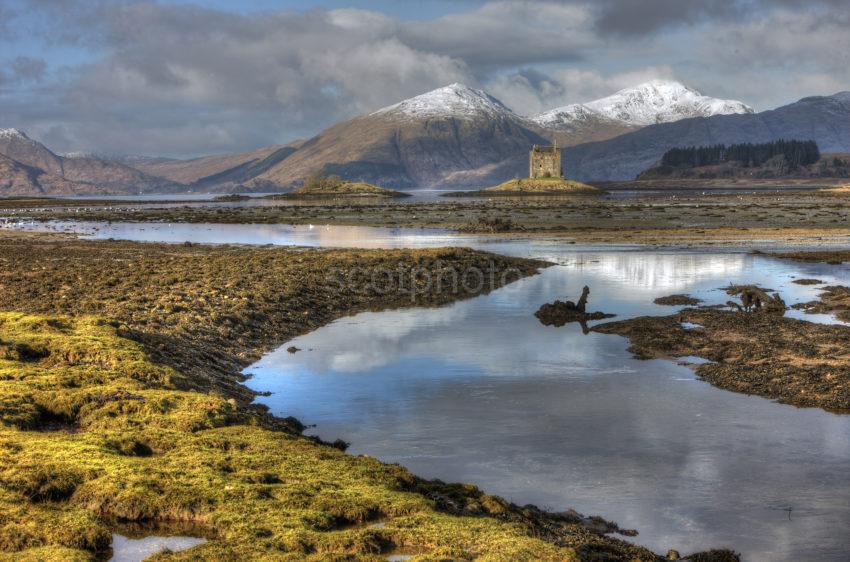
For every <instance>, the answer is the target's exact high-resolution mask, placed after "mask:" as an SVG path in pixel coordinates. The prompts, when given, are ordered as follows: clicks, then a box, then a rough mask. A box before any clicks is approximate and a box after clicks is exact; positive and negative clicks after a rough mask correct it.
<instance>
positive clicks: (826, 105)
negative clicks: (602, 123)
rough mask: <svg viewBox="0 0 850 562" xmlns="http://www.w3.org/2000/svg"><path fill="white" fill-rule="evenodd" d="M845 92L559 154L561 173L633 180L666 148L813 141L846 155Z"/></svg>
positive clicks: (849, 128)
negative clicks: (788, 139)
mask: <svg viewBox="0 0 850 562" xmlns="http://www.w3.org/2000/svg"><path fill="white" fill-rule="evenodd" d="M848 124H850V92H841V93H838V94H835V95H832V96H816V97H808V98H803V99H801V100H800V101H798V102H796V103H792V104H789V105H786V106H783V107H780V108H778V109H774V110H770V111H763V112H761V113H755V114H742V115H716V116H712V117H702V118H694V119H684V120H681V121H676V122H674V123H663V124H658V125H649V126H647V127H644V128H642V129H640V130H637V131H634V132H630V133H627V134H624V135H621V136H618V137H615V138H613V139H609V140H605V141H601V142H593V143H587V144H583V145H579V146H574V147H569V148H566V149H565V150H564V156H563V162H564V171H565V172H566V174H567V175H568V176H570V177H574V178H576V179H580V180H582V181H616V180H630V179H634V178H635V177H636V176H637V175H638V174H640V173H641V172H642V171H644V170H646V169H647V168H650V167H651V166H653V165H654V164H655V163H656V162H658V161H659V159H660V158H661V156H662V155H663V154H664V153H665V152H666V151H668V150H670V149H671V148H675V147H680V146H708V145H713V144H733V143H761V142H768V141H774V140H780V139H787V138H794V139H812V140H814V141H816V142H817V144H818V146H819V147H820V150H821V151H822V152H850V125H848Z"/></svg>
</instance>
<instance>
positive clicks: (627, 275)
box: [247, 252, 850, 561]
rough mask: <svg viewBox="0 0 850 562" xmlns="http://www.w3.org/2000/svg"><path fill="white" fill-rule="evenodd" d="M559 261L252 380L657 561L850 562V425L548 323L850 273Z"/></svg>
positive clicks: (329, 343)
mask: <svg viewBox="0 0 850 562" xmlns="http://www.w3.org/2000/svg"><path fill="white" fill-rule="evenodd" d="M557 253H558V256H557V257H558V261H560V262H561V263H563V264H564V265H559V266H557V267H553V268H549V269H547V270H544V271H543V273H542V274H540V275H538V276H535V277H532V278H528V279H524V280H521V281H519V282H517V283H514V284H512V285H510V286H508V287H505V288H503V289H500V290H498V291H495V292H493V293H491V294H489V295H485V296H482V297H479V298H475V299H472V300H469V301H463V302H459V303H456V304H453V305H451V306H447V307H443V308H436V309H421V308H420V309H407V310H396V311H386V312H379V313H364V314H359V315H356V316H353V317H349V318H343V319H340V320H338V321H336V322H334V323H333V324H330V325H328V326H326V327H324V328H321V329H319V330H317V331H315V332H313V333H311V334H308V335H305V336H303V337H300V338H297V339H295V340H292V341H290V342H287V343H286V344H285V345H284V346H283V347H282V348H281V349H280V350H278V351H276V352H273V353H270V354H268V355H267V356H266V357H264V358H263V359H262V360H260V361H259V362H258V363H256V364H254V365H253V366H252V367H250V368H249V369H247V372H248V373H250V374H251V375H252V379H251V380H250V381H249V382H248V384H249V386H251V388H253V389H255V390H261V391H270V392H271V393H272V394H271V395H270V396H267V397H262V398H260V401H261V402H263V403H264V404H267V405H268V406H270V407H271V409H272V411H273V412H275V413H277V414H281V415H295V416H297V417H298V418H300V419H301V420H302V421H304V422H305V423H311V424H316V427H315V428H314V429H313V430H312V431H313V432H315V433H316V434H318V435H320V436H322V437H324V438H327V439H335V438H338V437H341V438H343V439H345V440H346V441H349V442H351V444H352V445H351V448H350V452H351V453H353V454H369V455H372V456H375V457H378V458H380V459H382V460H385V461H390V462H398V463H401V464H402V465H404V466H406V467H408V468H410V469H411V470H412V471H413V472H414V473H416V474H419V475H421V476H424V477H428V478H440V479H443V480H448V481H465V482H475V483H477V484H479V485H480V486H481V487H482V488H484V489H485V490H487V491H489V492H491V493H495V494H498V495H502V496H504V497H506V498H508V499H510V500H512V501H514V502H516V503H520V504H523V503H534V504H537V505H540V506H545V507H548V508H551V509H556V510H563V509H566V508H568V507H574V508H576V509H578V510H579V511H582V512H584V513H589V514H591V513H592V514H600V515H602V516H604V517H607V518H610V519H612V520H614V521H617V522H618V523H619V524H620V525H621V527H624V528H635V529H637V530H638V531H639V532H640V534H639V535H638V536H637V537H636V538H635V540H636V541H637V542H639V543H642V544H644V545H647V546H649V547H651V548H653V549H655V550H656V551H660V552H664V551H666V549H668V548H676V549H678V550H680V551H682V552H685V551H688V552H690V551H694V550H699V549H706V548H711V547H729V548H734V549H736V550H738V551H739V552H742V553H743V555H744V559H745V560H759V561H761V560H764V561H768V560H789V561H790V560H802V559H806V560H814V559H817V560H845V559H846V553H847V552H848V551H850V533H848V532H843V531H841V530H846V529H850V476H848V471H847V469H848V467H850V417H848V416H839V415H835V414H831V413H827V412H823V411H820V410H815V409H797V408H794V407H792V406H786V405H781V404H777V403H774V402H771V401H769V400H766V399H763V398H759V397H754V396H745V395H741V394H736V393H732V392H728V391H724V390H719V389H716V388H714V387H712V386H710V385H709V384H707V383H705V382H702V381H699V380H697V379H695V376H694V374H693V372H692V370H691V369H690V368H688V367H687V366H685V365H684V363H686V362H687V363H693V362H694V361H695V359H696V358H683V359H682V363H683V364H677V362H673V361H664V360H654V361H639V360H636V359H633V358H632V357H631V355H630V354H629V353H628V352H627V350H626V348H627V347H628V342H627V341H626V340H625V339H624V338H621V337H619V336H614V335H604V334H597V333H593V332H591V333H589V334H584V333H583V332H582V330H581V328H580V327H579V326H578V325H576V324H568V325H567V326H565V327H562V328H554V327H547V326H543V325H542V324H540V323H539V322H538V321H537V319H536V318H535V317H534V315H533V313H534V311H535V310H536V309H537V307H539V306H540V305H541V304H542V303H544V302H551V301H552V300H554V299H555V298H562V299H563V298H564V297H570V298H575V297H576V296H577V295H578V293H579V292H580V290H581V287H582V286H584V285H588V286H589V287H591V295H590V310H602V311H604V312H610V313H615V314H617V317H618V318H623V317H628V316H634V315H643V314H653V315H658V314H669V313H671V312H673V311H674V310H676V308H674V307H663V306H658V305H654V304H652V301H653V299H654V298H655V297H658V296H664V295H668V294H671V293H674V292H685V293H690V294H692V295H694V296H697V297H701V298H703V299H705V300H706V301H707V302H708V303H715V302H725V301H726V300H727V299H728V296H727V295H726V294H725V293H724V292H723V291H720V290H718V288H719V287H721V286H725V285H726V284H728V283H730V282H735V283H738V282H740V283H743V282H749V283H751V282H757V283H761V284H763V285H765V286H769V287H771V288H774V289H777V290H779V291H781V293H782V296H783V297H784V298H785V299H786V301H788V302H789V303H794V302H800V301H803V300H809V299H811V298H812V297H813V295H814V294H816V292H817V287H801V286H798V285H795V284H792V283H790V281H791V280H792V279H793V278H794V277H803V276H817V277H819V278H821V279H823V280H825V281H828V282H833V281H836V279H835V278H834V277H832V276H831V275H830V273H829V272H832V274H833V275H834V274H835V273H836V272H838V273H839V274H840V275H841V276H844V275H846V270H841V269H838V268H835V267H832V268H831V269H830V268H829V267H823V266H802V265H799V264H791V263H783V262H779V261H776V260H772V259H768V258H761V257H753V256H747V255H741V254H738V255H734V254H733V255H710V254H675V253H674V254H667V255H660V254H651V253H635V252H621V253H616V252H607V253H589V252H582V253H575V254H568V253H564V252H557ZM845 279H846V277H845ZM810 319H811V318H810ZM814 319H815V320H818V321H823V322H829V321H832V319H831V318H830V317H828V316H824V317H816V318H814ZM291 345H294V346H296V347H298V348H300V349H301V351H299V352H297V353H295V354H291V353H288V352H286V351H285V348H286V347H289V346H291Z"/></svg>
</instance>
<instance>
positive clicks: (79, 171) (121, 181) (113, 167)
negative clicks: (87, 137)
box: [0, 129, 177, 194]
mask: <svg viewBox="0 0 850 562" xmlns="http://www.w3.org/2000/svg"><path fill="white" fill-rule="evenodd" d="M0 155H3V156H5V157H6V158H8V159H10V160H12V161H14V162H16V163H17V164H19V165H20V166H18V167H17V168H15V169H16V170H18V172H16V175H15V178H17V179H16V180H15V182H14V183H15V184H16V185H19V186H20V185H21V184H20V181H19V180H20V179H21V178H22V176H20V175H19V172H20V170H21V169H32V170H35V171H36V172H37V174H36V177H41V176H43V177H41V179H40V180H38V181H36V183H37V184H38V185H39V186H40V187H38V188H34V190H35V191H34V193H43V194H52V193H54V192H55V193H61V194H68V193H78V194H90V193H141V192H167V191H174V190H175V188H176V187H177V186H176V185H175V184H174V183H173V182H171V181H168V180H166V179H163V178H159V177H155V176H151V175H148V174H145V173H144V172H141V171H139V170H137V169H135V168H132V167H130V166H127V165H125V164H121V163H119V162H114V161H111V160H105V159H102V158H98V157H96V156H91V155H72V156H59V155H58V154H55V153H54V152H52V151H51V150H50V149H49V148H47V147H46V146H44V145H43V144H41V143H40V142H37V141H34V140H32V139H31V138H29V137H28V136H27V135H26V133H24V132H23V131H20V130H18V129H0ZM7 164H8V163H7ZM21 166H22V167H23V168H21ZM8 171H9V173H12V172H11V168H8ZM11 177H12V176H9V177H6V176H0V180H4V179H7V180H9V181H11ZM31 177H32V176H31ZM58 179H62V180H65V182H64V183H63V182H59V181H57V180H58Z"/></svg>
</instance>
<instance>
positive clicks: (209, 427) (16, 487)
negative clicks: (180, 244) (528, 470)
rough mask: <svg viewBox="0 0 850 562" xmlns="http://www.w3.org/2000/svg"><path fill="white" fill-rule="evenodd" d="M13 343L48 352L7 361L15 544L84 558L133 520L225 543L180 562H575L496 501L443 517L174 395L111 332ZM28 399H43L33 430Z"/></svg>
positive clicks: (90, 322) (404, 476)
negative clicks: (190, 529) (236, 561)
mask: <svg viewBox="0 0 850 562" xmlns="http://www.w3.org/2000/svg"><path fill="white" fill-rule="evenodd" d="M0 339H2V340H3V341H5V342H14V343H15V344H23V345H27V346H31V347H33V348H39V349H42V350H45V351H46V352H47V353H44V354H42V355H41V359H39V360H37V361H32V360H22V359H20V358H18V359H17V360H13V359H4V360H2V364H0V374H2V376H3V377H4V379H5V381H4V382H5V384H4V386H3V387H2V390H0V393H2V397H3V405H2V408H0V414H2V416H3V420H4V428H3V429H2V430H0V513H2V516H0V550H2V551H5V552H20V553H23V554H24V555H27V556H29V557H31V558H32V559H56V560H60V559H62V560H67V559H74V558H75V557H76V558H79V559H85V558H86V557H87V556H88V555H89V554H91V553H92V552H94V551H95V550H96V549H99V548H103V547H104V546H106V545H107V544H108V542H109V537H110V526H111V525H110V523H109V522H110V521H113V520H116V519H121V520H131V521H144V520H159V521H169V520H178V521H180V520H182V521H194V522H197V523H199V524H201V525H203V526H204V527H206V528H207V529H208V530H209V532H210V535H211V536H212V537H213V538H212V540H210V541H209V542H208V543H206V544H204V545H201V546H198V547H196V548H194V549H192V550H191V551H190V552H187V553H185V554H175V555H169V557H171V558H175V559H182V558H189V557H195V556H201V557H204V558H209V559H214V558H220V557H227V556H230V555H235V556H237V557H239V558H242V559H246V558H251V557H266V556H279V557H281V558H284V559H285V558H287V557H291V558H300V557H304V556H313V557H314V558H316V559H328V558H332V557H335V556H337V557H343V556H352V557H354V558H357V557H363V558H364V559H369V558H370V557H372V556H374V555H377V554H379V553H381V552H385V551H388V550H390V549H392V548H396V547H409V548H415V549H418V550H419V551H421V552H423V553H431V554H432V555H435V556H436V555H438V554H440V553H448V554H451V555H453V556H455V555H456V556H465V557H471V556H474V555H478V554H484V553H486V554H487V555H488V556H490V557H495V558H499V559H523V558H524V559H531V558H533V559H551V560H564V559H571V558H572V557H573V551H572V550H571V549H568V548H559V547H556V546H554V545H552V544H550V543H548V542H544V541H542V540H539V539H535V538H533V537H532V536H530V528H529V526H528V525H527V524H523V523H519V522H507V521H502V520H499V519H498V518H496V517H495V515H497V511H498V510H499V509H504V505H503V502H501V501H499V500H497V499H488V500H486V502H489V505H490V507H489V508H488V507H486V505H487V503H486V502H485V504H482V505H481V506H479V507H478V508H477V509H478V510H479V513H478V514H476V515H475V516H473V515H452V514H449V513H444V512H441V511H439V510H438V509H437V502H436V501H435V500H434V499H432V498H429V497H427V496H426V495H425V494H423V493H422V492H421V491H420V490H419V488H420V487H421V486H423V485H424V484H423V483H422V482H421V481H419V480H418V479H417V478H415V477H414V476H413V475H411V474H410V473H409V472H408V471H406V470H405V469H403V468H401V467H399V466H396V465H387V464H383V463H381V462H379V461H377V460H375V459H372V458H369V457H353V456H350V455H347V454H345V453H344V452H342V451H339V450H337V449H334V448H332V447H328V446H323V445H320V444H317V443H315V442H314V441H312V440H309V439H306V438H303V437H301V436H298V435H294V434H291V433H286V432H281V431H273V430H270V429H267V428H264V427H261V426H260V424H256V423H253V422H252V420H254V419H255V417H254V415H253V414H252V415H246V414H245V413H243V412H242V411H241V410H240V408H238V407H237V406H235V405H234V403H233V402H232V401H228V400H227V399H225V398H220V397H216V396H212V395H207V394H202V393H197V392H187V391H182V390H178V389H176V388H175V387H174V386H173V385H172V384H170V383H169V381H171V380H173V379H175V378H179V377H180V375H178V374H177V373H175V372H173V371H172V370H171V369H169V368H167V367H162V366H160V365H157V364H155V363H153V362H151V361H150V360H149V359H148V357H147V356H146V355H145V353H144V350H143V349H142V347H141V345H140V344H139V343H137V342H134V341H131V340H128V339H126V338H123V337H121V336H120V335H119V327H116V326H113V325H111V324H109V323H106V322H102V321H99V320H97V319H95V318H88V317H84V318H76V319H71V318H50V317H43V316H29V315H23V314H17V313H0ZM68 381H73V384H72V385H68ZM28 400H32V401H34V402H35V403H36V404H38V405H39V406H38V407H37V408H35V409H34V410H33V412H32V413H31V415H29V416H24V418H25V421H24V422H22V421H21V414H20V412H24V411H27V408H26V407H25V402H26V401H28ZM10 412H11V414H10ZM44 412H49V413H50V414H51V416H47V417H45V416H44V415H43V413H44ZM59 416H61V419H62V420H64V421H63V423H62V424H59V423H56V422H55V420H56V419H57V418H58V417H59ZM471 489H472V490H474V488H471ZM478 493H479V494H480V492H478ZM485 498H489V497H488V496H485ZM491 512H492V513H491ZM488 513H491V516H487V514H488ZM482 515H484V516H483V517H482ZM378 520H380V521H381V522H382V523H383V525H382V526H380V527H371V526H370V522H375V521H378ZM69 549H70V550H69ZM163 557H164V556H163Z"/></svg>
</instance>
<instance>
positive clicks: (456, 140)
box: [250, 81, 752, 188]
mask: <svg viewBox="0 0 850 562" xmlns="http://www.w3.org/2000/svg"><path fill="white" fill-rule="evenodd" d="M746 111H752V110H751V109H750V108H749V107H747V106H746V105H744V104H742V103H740V102H735V101H730V100H717V99H715V98H708V97H706V96H702V95H701V94H699V93H698V92H696V91H694V90H691V89H688V88H686V87H685V86H683V85H681V84H678V83H675V82H663V81H656V82H650V83H646V84H642V85H640V86H638V87H637V88H633V89H630V90H623V91H621V92H618V93H617V94H615V95H614V96H612V97H610V98H604V99H602V100H596V101H594V102H588V103H587V104H584V105H580V106H568V107H566V108H560V109H559V110H553V111H552V112H547V113H546V114H542V115H539V116H537V117H534V118H526V117H522V116H521V115H518V114H516V113H514V112H513V111H511V110H510V109H508V108H507V107H506V106H505V105H503V104H502V103H501V102H500V101H499V100H497V99H496V98H494V97H492V96H490V95H489V94H487V93H486V92H484V91H481V90H476V89H473V88H469V87H467V86H464V85H463V84H452V85H450V86H446V87H444V88H439V89H437V90H433V91H431V92H428V93H425V94H422V95H420V96H416V97H414V98H410V99H407V100H404V101H402V102H399V103H397V104H395V105H391V106H389V107H385V108H383V109H381V110H378V111H376V112H374V113H371V114H368V115H363V116H361V117H357V118H355V119H352V120H350V121H346V122H344V123H340V124H337V125H335V126H333V127H331V128H329V129H327V130H325V131H323V132H321V133H319V134H318V135H317V136H315V137H313V138H312V139H309V140H308V141H306V142H304V143H303V144H302V145H301V146H300V147H299V148H298V150H297V151H295V152H294V153H293V154H292V155H291V156H289V157H288V158H287V159H286V160H285V161H284V162H282V163H281V164H279V165H276V166H274V167H272V168H270V169H269V170H268V171H267V172H265V173H263V174H261V175H259V176H257V177H256V178H255V179H254V180H253V181H252V182H250V184H254V185H257V184H259V185H262V184H264V183H265V184H267V185H269V186H281V185H292V184H297V183H298V182H300V181H302V180H303V179H304V178H305V177H306V176H307V175H309V174H310V173H312V172H314V171H315V170H317V169H324V170H326V171H327V172H328V173H333V174H338V175H340V176H342V177H343V178H346V179H349V180H355V181H367V182H372V183H377V184H379V185H387V186H391V187H396V188H404V187H413V186H420V187H426V186H428V187H447V186H452V187H483V186H488V185H493V184H495V183H500V182H503V181H505V180H508V179H511V178H514V177H518V176H524V175H525V174H526V167H527V157H528V156H527V152H528V150H529V149H530V148H531V146H532V145H534V144H551V143H552V141H553V139H554V140H557V142H558V143H559V145H561V146H572V145H576V144H580V143H584V142H589V141H595V140H602V139H608V138H612V137H615V136H617V135H621V134H623V133H627V132H629V131H634V130H636V129H637V128H639V127H641V126H643V125H644V124H645V123H646V122H652V123H655V122H657V121H659V120H664V121H670V120H675V119H680V118H683V117H692V116H694V115H707V114H708V115H713V114H716V113H718V112H723V113H734V112H746Z"/></svg>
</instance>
